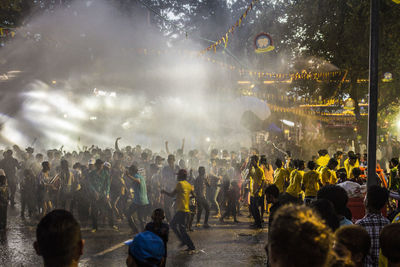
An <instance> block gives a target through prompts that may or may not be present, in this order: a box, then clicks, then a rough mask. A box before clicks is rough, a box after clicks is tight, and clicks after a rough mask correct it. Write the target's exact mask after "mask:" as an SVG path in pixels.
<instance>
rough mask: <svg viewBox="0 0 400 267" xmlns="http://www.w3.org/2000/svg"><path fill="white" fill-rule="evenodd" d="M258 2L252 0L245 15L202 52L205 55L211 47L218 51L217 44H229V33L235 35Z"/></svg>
mask: <svg viewBox="0 0 400 267" xmlns="http://www.w3.org/2000/svg"><path fill="white" fill-rule="evenodd" d="M256 2H258V0H252V1H251V3H250V5H249V6H248V7H247V9H246V11H245V12H244V13H243V15H241V16H240V18H239V19H238V20H237V21H236V23H235V24H234V25H233V26H232V27H231V28H230V29H229V30H228V31H227V32H226V34H225V35H223V37H221V38H220V39H219V40H218V41H216V42H215V43H214V44H212V45H210V46H209V47H207V48H205V49H203V50H201V51H200V54H201V55H203V54H205V53H206V52H208V51H210V50H211V49H213V50H214V52H217V46H219V45H220V44H222V43H223V44H224V45H225V48H226V46H227V45H228V35H229V34H231V35H233V32H234V31H235V28H237V27H240V26H241V25H242V21H243V19H245V18H246V17H247V14H248V12H249V11H251V10H252V9H253V6H254V5H255V3H256Z"/></svg>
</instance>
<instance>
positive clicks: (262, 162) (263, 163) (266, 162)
mask: <svg viewBox="0 0 400 267" xmlns="http://www.w3.org/2000/svg"><path fill="white" fill-rule="evenodd" d="M260 165H265V166H268V161H267V157H266V156H265V155H261V158H260Z"/></svg>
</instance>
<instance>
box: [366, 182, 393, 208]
mask: <svg viewBox="0 0 400 267" xmlns="http://www.w3.org/2000/svg"><path fill="white" fill-rule="evenodd" d="M388 199H389V193H388V191H387V190H386V189H385V188H383V187H380V186H378V185H372V186H370V187H369V188H368V191H367V208H372V209H374V210H377V211H378V210H381V209H382V208H383V206H385V204H386V203H387V202H388Z"/></svg>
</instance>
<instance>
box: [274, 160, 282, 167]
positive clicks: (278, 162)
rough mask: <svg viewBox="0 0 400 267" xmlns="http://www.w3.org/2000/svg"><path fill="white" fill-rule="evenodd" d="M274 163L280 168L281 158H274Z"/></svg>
mask: <svg viewBox="0 0 400 267" xmlns="http://www.w3.org/2000/svg"><path fill="white" fill-rule="evenodd" d="M275 165H276V167H278V168H281V167H282V166H283V162H282V160H281V159H276V160H275Z"/></svg>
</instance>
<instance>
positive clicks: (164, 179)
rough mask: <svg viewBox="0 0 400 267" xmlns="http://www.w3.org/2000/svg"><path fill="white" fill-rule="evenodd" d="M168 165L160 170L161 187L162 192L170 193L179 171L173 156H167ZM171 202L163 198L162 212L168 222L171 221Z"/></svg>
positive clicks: (169, 199)
mask: <svg viewBox="0 0 400 267" xmlns="http://www.w3.org/2000/svg"><path fill="white" fill-rule="evenodd" d="M167 162H168V165H166V166H164V168H163V169H162V170H161V186H162V189H163V190H167V191H169V192H170V191H172V190H174V188H175V185H176V178H175V175H176V173H177V172H178V171H179V166H178V165H176V164H175V156H174V155H172V154H171V155H168V159H167ZM172 202H173V200H172V199H171V198H164V211H165V217H167V220H168V221H171V218H172V214H171V207H172Z"/></svg>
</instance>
